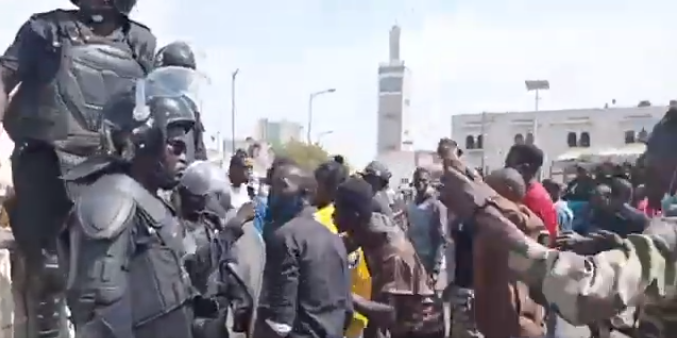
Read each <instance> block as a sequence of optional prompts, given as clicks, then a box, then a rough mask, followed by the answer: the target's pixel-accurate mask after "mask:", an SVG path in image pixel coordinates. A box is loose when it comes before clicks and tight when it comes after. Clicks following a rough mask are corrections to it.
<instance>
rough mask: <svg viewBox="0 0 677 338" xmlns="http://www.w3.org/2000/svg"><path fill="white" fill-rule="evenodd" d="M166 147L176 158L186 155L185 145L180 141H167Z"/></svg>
mask: <svg viewBox="0 0 677 338" xmlns="http://www.w3.org/2000/svg"><path fill="white" fill-rule="evenodd" d="M167 145H168V146H169V147H171V149H172V150H171V151H172V154H174V155H176V156H178V155H181V154H185V153H186V143H185V142H183V141H181V140H168V141H167Z"/></svg>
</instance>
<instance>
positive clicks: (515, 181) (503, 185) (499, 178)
mask: <svg viewBox="0 0 677 338" xmlns="http://www.w3.org/2000/svg"><path fill="white" fill-rule="evenodd" d="M485 181H486V182H487V184H488V185H489V186H490V187H491V188H493V189H494V190H496V192H497V193H499V194H500V195H501V196H503V197H505V198H507V199H509V200H511V201H513V202H519V201H521V200H522V199H523V198H524V195H526V191H527V185H526V183H525V182H524V178H523V177H522V174H520V172H519V171H517V170H516V169H513V168H503V169H498V170H494V171H492V172H491V174H489V175H487V177H486V178H485Z"/></svg>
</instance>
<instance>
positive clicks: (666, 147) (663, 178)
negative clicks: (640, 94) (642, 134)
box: [644, 108, 677, 200]
mask: <svg viewBox="0 0 677 338" xmlns="http://www.w3.org/2000/svg"><path fill="white" fill-rule="evenodd" d="M675 144H677V108H670V110H668V112H667V113H665V116H663V118H662V119H661V120H660V121H659V122H658V123H657V124H656V125H655V126H654V128H653V130H652V131H651V134H650V135H649V139H648V141H647V144H646V153H645V154H644V164H645V166H646V193H647V195H648V196H649V198H650V199H653V200H657V199H660V198H661V197H662V196H663V194H664V193H666V192H672V191H674V190H675V189H676V188H677V182H676V181H677V175H676V173H677V151H675V149H674V147H675V146H674V145H675Z"/></svg>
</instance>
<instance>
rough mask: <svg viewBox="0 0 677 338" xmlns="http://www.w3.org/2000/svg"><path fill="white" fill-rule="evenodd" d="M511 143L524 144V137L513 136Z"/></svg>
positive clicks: (520, 135) (519, 135)
mask: <svg viewBox="0 0 677 338" xmlns="http://www.w3.org/2000/svg"><path fill="white" fill-rule="evenodd" d="M513 143H515V144H524V135H522V134H515V137H514V138H513Z"/></svg>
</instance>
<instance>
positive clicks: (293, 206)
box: [268, 195, 303, 222]
mask: <svg viewBox="0 0 677 338" xmlns="http://www.w3.org/2000/svg"><path fill="white" fill-rule="evenodd" d="M301 210H303V200H302V199H301V197H300V196H277V195H269V196H268V212H269V213H270V217H271V219H272V220H273V221H276V222H286V221H289V220H291V219H292V218H294V217H296V215H298V213H299V212H301Z"/></svg>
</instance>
